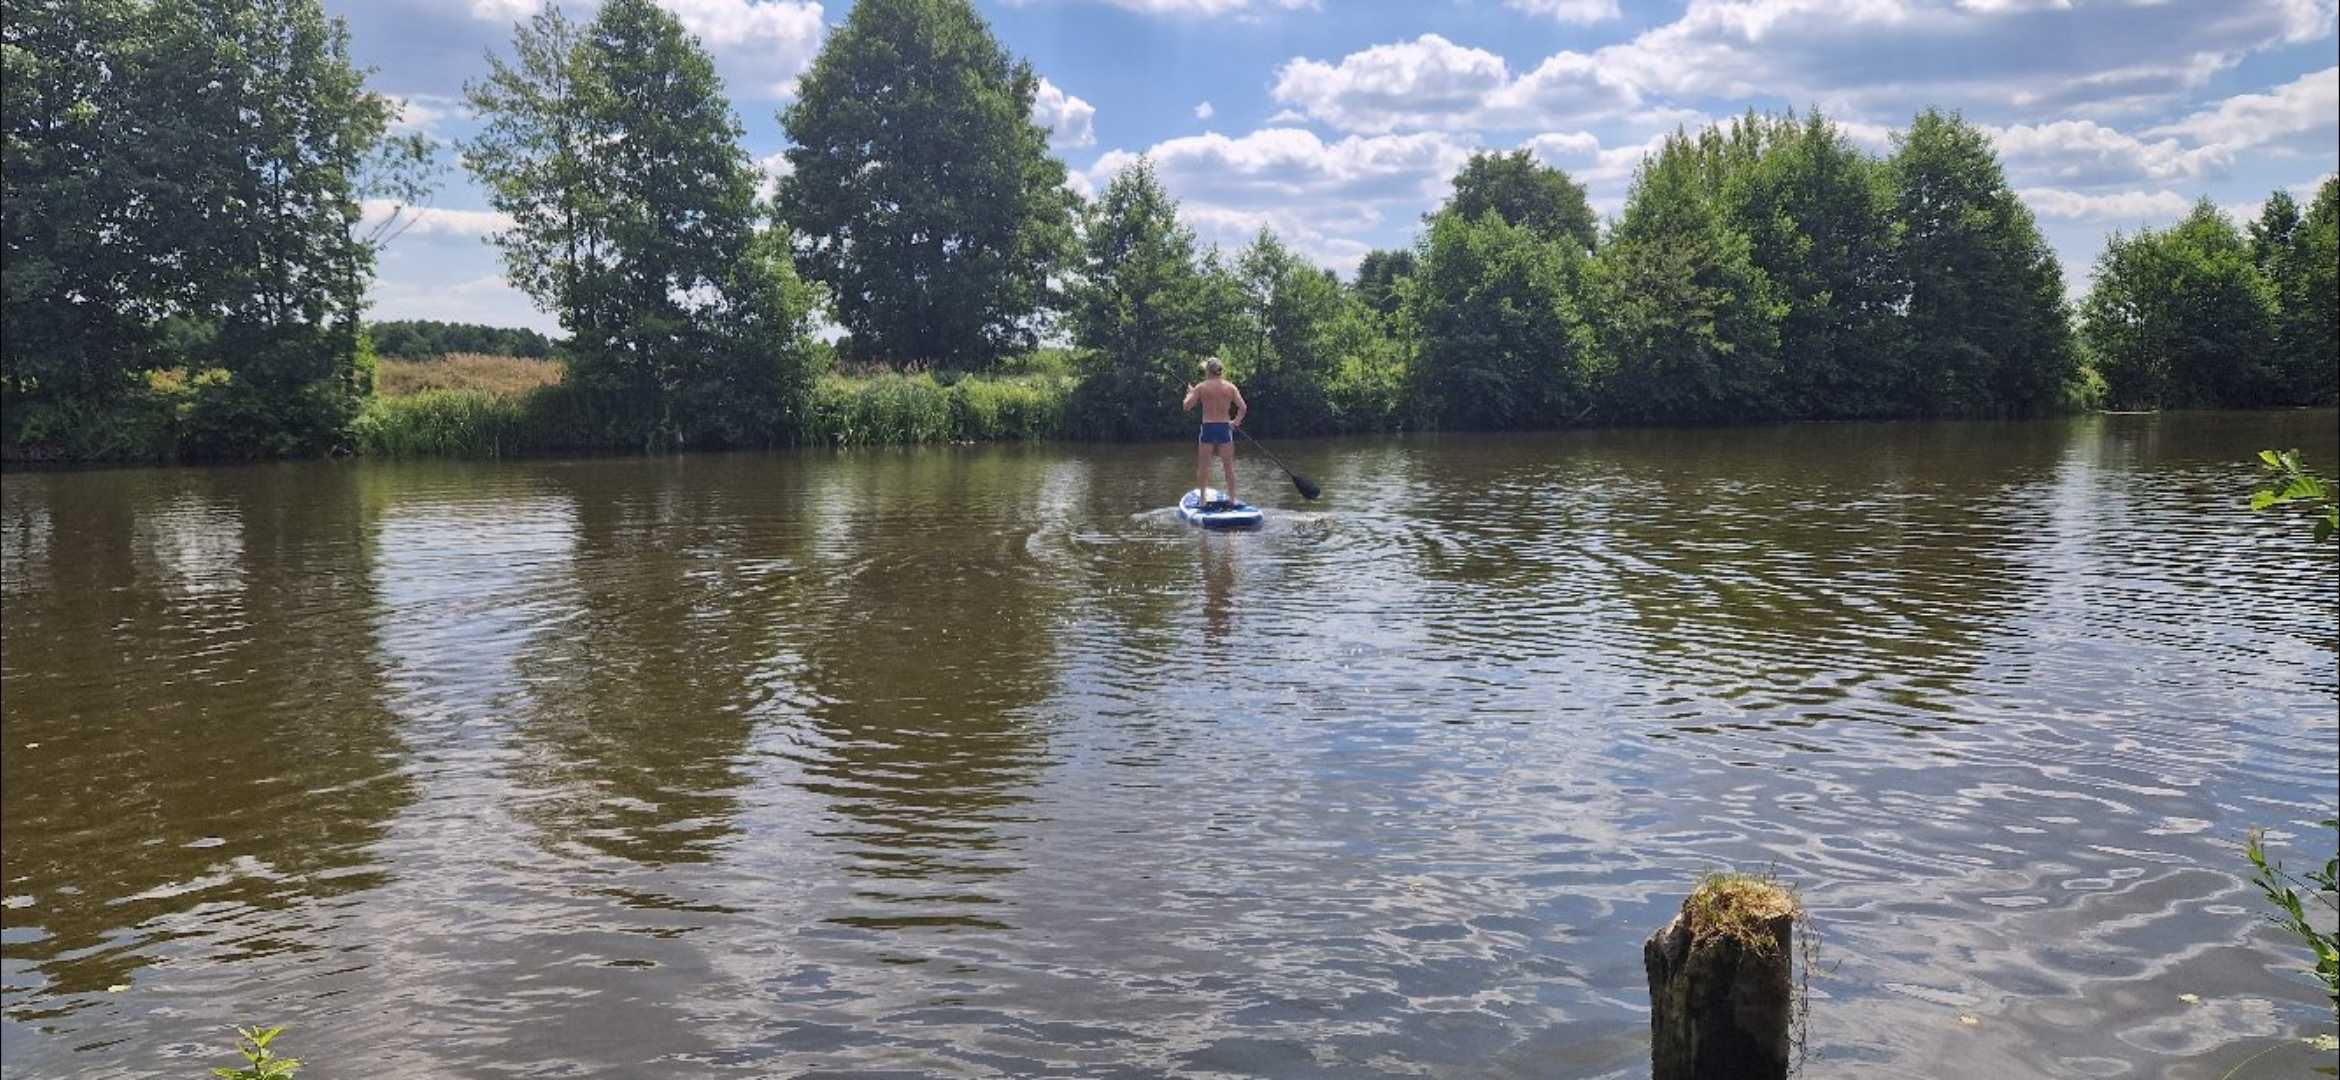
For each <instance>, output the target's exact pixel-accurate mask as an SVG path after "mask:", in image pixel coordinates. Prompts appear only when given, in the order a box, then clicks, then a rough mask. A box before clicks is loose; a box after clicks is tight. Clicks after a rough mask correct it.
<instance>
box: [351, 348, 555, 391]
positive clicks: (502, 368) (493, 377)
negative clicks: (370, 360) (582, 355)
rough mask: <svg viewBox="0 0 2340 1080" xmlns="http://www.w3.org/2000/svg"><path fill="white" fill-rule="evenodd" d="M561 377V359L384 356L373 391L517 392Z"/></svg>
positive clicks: (470, 355) (453, 354)
mask: <svg viewBox="0 0 2340 1080" xmlns="http://www.w3.org/2000/svg"><path fill="white" fill-rule="evenodd" d="M560 381H561V364H560V361H558V360H532V359H528V358H526V357H520V356H490V355H487V354H484V353H448V354H446V355H445V356H441V357H438V358H437V359H433V360H391V359H387V358H385V359H383V360H381V361H380V362H379V363H378V364H377V365H376V368H375V371H374V393H375V394H377V395H379V396H382V397H393V398H398V397H412V396H414V395H416V394H421V393H424V392H426V391H431V390H478V391H483V392H485V393H490V394H502V395H517V394H525V393H527V392H529V391H531V390H534V389H536V388H538V387H540V386H551V385H553V384H554V383H557V382H560Z"/></svg>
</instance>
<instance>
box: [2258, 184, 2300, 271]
mask: <svg viewBox="0 0 2340 1080" xmlns="http://www.w3.org/2000/svg"><path fill="white" fill-rule="evenodd" d="M2246 231H2248V232H2249V234H2250V239H2251V264H2252V265H2254V266H2256V267H2258V268H2259V272H2260V273H2262V274H2265V275H2267V279H2268V280H2270V281H2274V280H2277V279H2280V278H2282V277H2284V276H2285V275H2287V274H2289V273H2290V272H2291V266H2290V263H2291V260H2292V258H2293V257H2294V250H2295V249H2294V247H2293V245H2294V244H2296V243H2297V242H2298V240H2299V201H2298V200H2296V199H2293V198H2292V197H2291V193H2290V192H2288V191H2282V190H2277V191H2276V192H2274V193H2273V194H2271V195H2268V196H2267V202H2266V203H2265V204H2264V205H2262V206H2261V207H2260V208H2259V216H2258V217H2257V218H2256V219H2255V220H2253V221H2252V222H2251V223H2250V225H2249V227H2248V229H2247V230H2246Z"/></svg>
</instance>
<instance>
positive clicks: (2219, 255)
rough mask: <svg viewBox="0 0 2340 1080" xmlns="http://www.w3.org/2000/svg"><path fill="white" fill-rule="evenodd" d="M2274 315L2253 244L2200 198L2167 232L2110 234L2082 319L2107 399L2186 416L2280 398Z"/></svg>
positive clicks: (2125, 406) (2273, 299)
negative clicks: (2189, 411)
mask: <svg viewBox="0 0 2340 1080" xmlns="http://www.w3.org/2000/svg"><path fill="white" fill-rule="evenodd" d="M2275 315H2276V311H2275V294H2274V291H2273V290H2272V289H2271V288H2269V286H2268V284H2267V280H2266V278H2265V277H2264V276H2263V275H2261V274H2260V273H2259V269H2258V267H2257V266H2255V265H2253V263H2252V260H2251V247H2250V245H2249V243H2247V242H2246V241H2245V240H2244V239H2243V236H2242V234H2241V233H2239V232H2237V231H2236V229H2235V227H2234V223H2233V222H2230V221H2228V220H2227V219H2226V215H2225V214H2223V213H2220V212H2219V210H2218V208H2217V207H2216V206H2214V205H2212V204H2211V203H2210V202H2209V200H2207V199H2205V200H2203V201H2201V202H2198V203H2196V204H2195V205H2194V210H2193V213H2191V214H2188V215H2187V216H2186V219H2185V220H2184V221H2181V222H2179V223H2178V224H2177V225H2176V226H2174V227H2172V228H2170V229H2169V230H2167V231H2165V232H2157V231H2154V230H2151V229H2147V230H2145V231H2143V232H2139V233H2137V234H2136V235H2134V236H2122V235H2118V234H2115V235H2114V236H2113V237H2112V239H2111V240H2110V241H2109V242H2108V243H2107V244H2106V246H2105V252H2104V254H2103V256H2102V257H2100V258H2099V259H2098V260H2097V264H2096V283H2095V287H2094V288H2092V289H2091V290H2089V294H2088V298H2087V300H2086V301H2085V302H2084V303H2083V304H2082V306H2081V317H2080V318H2081V334H2082V335H2083V336H2084V337H2085V339H2086V340H2087V342H2088V345H2089V349H2090V351H2091V352H2092V353H2093V354H2094V355H2095V357H2096V363H2097V370H2098V372H2099V373H2100V374H2102V375H2103V376H2104V382H2105V395H2106V397H2107V399H2108V400H2110V401H2111V402H2112V403H2113V404H2114V405H2116V406H2119V407H2122V408H2163V407H2179V408H2184V407H2205V406H2209V407H2217V406H2258V405H2267V404H2272V403H2274V402H2275V401H2277V400H2279V399H2280V398H2281V396H2282V390H2283V386H2282V371H2281V368H2280V366H2279V365H2278V363H2277V357H2276V355H2275V353H2276V350H2275V348H2274V346H2275Z"/></svg>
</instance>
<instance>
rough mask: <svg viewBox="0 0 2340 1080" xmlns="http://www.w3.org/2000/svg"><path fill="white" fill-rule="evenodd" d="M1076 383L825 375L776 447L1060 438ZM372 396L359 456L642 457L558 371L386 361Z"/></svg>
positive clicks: (358, 431)
mask: <svg viewBox="0 0 2340 1080" xmlns="http://www.w3.org/2000/svg"><path fill="white" fill-rule="evenodd" d="M1073 385H1074V380H1073V379H1072V377H1071V376H1069V375H1065V374H1062V373H1058V372H1054V371H1049V370H1046V369H1045V368H1043V369H1041V370H1038V371H1035V372H1032V373H1025V374H1006V375H998V376H965V377H956V378H954V377H948V376H946V377H943V378H937V377H935V376H933V375H929V374H917V375H899V374H892V373H880V374H873V375H839V374H829V375H824V376H822V377H821V378H820V379H819V380H818V381H817V382H816V383H815V384H814V386H813V392H812V395H811V400H810V401H808V402H807V403H806V408H805V415H804V419H803V423H802V424H801V425H800V427H799V428H798V430H797V431H795V432H775V433H773V436H772V438H771V439H770V441H771V442H772V443H775V444H781V443H789V442H795V443H801V444H806V445H816V446H878V445H897V444H907V443H937V442H992V441H1022V440H1034V439H1048V438H1055V437H1058V436H1060V435H1062V434H1063V433H1064V432H1065V403H1066V402H1067V401H1068V400H1069V399H1070V398H1071V396H1072V388H1073ZM376 386H377V390H376V393H375V396H374V397H373V398H372V399H371V400H369V401H368V402H367V403H366V407H365V411H364V412H363V413H362V414H361V415H360V416H359V417H358V419H357V422H356V424H355V425H353V428H352V441H353V443H354V444H355V445H354V449H355V450H356V451H357V452H358V453H360V454H365V455H368V456H374V457H513V456H522V455H527V454H542V453H556V452H575V451H596V450H606V451H637V450H641V449H643V447H641V446H640V445H637V443H636V441H635V439H634V438H633V437H631V436H626V435H622V434H620V433H622V432H628V431H633V430H638V429H639V425H637V424H631V423H628V422H626V421H627V420H628V419H629V418H627V417H622V416H616V415H610V414H608V413H607V411H606V408H597V407H596V404H595V403H594V402H592V401H590V400H589V399H588V396H587V395H585V394H582V393H580V392H578V391H577V390H576V389H575V388H573V387H571V386H569V385H567V384H565V383H563V382H561V381H560V371H559V367H558V365H557V364H555V363H553V362H551V361H539V360H522V359H517V358H514V357H479V356H460V357H449V358H447V359H443V360H434V361H423V362H419V363H409V362H401V361H384V362H383V364H382V373H381V376H380V377H379V378H378V380H377V382H376Z"/></svg>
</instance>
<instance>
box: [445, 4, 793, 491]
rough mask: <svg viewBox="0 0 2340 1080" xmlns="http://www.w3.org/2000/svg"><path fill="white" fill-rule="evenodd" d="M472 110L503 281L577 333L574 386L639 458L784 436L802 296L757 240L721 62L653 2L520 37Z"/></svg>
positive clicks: (544, 23) (778, 250) (761, 232)
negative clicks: (634, 439)
mask: <svg viewBox="0 0 2340 1080" xmlns="http://www.w3.org/2000/svg"><path fill="white" fill-rule="evenodd" d="M515 45H516V50H515V52H516V57H517V63H516V64H505V63H503V62H501V61H497V62H495V63H494V64H493V66H492V68H491V73H490V76H489V78H488V80H487V81H486V82H485V83H482V84H477V85H474V86H473V87H471V88H470V91H469V95H470V98H471V101H472V103H473V105H474V107H476V108H477V109H479V111H480V112H481V114H482V115H483V116H485V117H487V118H488V122H487V123H486V125H485V126H484V127H483V129H482V131H481V133H480V135H479V136H478V137H477V138H476V139H474V140H473V141H472V143H471V144H470V145H469V146H468V147H467V160H468V161H469V162H470V163H471V167H472V169H473V171H474V173H475V174H476V175H478V176H479V178H480V179H481V180H482V181H483V182H484V183H485V184H486V185H487V187H488V188H489V192H490V201H491V202H492V203H493V204H494V205H495V206H496V207H497V208H498V209H500V210H503V211H505V212H506V213H508V214H511V215H512V217H513V221H514V226H513V228H511V229H509V230H506V231H505V232H504V233H502V234H500V235H499V237H498V243H499V245H500V246H501V247H502V249H503V251H504V256H505V262H506V265H507V266H508V267H509V268H510V270H511V274H512V278H513V280H515V281H516V282H519V283H520V284H521V286H522V287H523V288H524V289H526V290H527V291H528V292H529V293H530V294H531V295H532V296H534V297H536V298H537V299H538V300H539V302H541V303H545V304H546V305H547V306H550V307H552V308H554V310H556V311H558V312H559V314H560V316H561V321H562V324H563V325H564V326H565V327H566V328H567V329H568V330H569V333H570V340H569V370H570V374H571V377H572V379H573V380H574V381H575V382H576V383H577V384H578V386H579V387H580V388H581V389H582V390H584V391H586V392H588V393H591V394H595V395H597V396H599V397H601V398H602V399H604V400H606V401H609V402H613V403H624V405H625V406H626V411H624V412H622V413H618V414H615V416H614V420H613V422H614V423H616V424H618V425H622V426H623V427H624V428H626V429H627V431H628V433H629V434H636V435H639V436H640V437H641V438H642V439H643V440H644V441H645V444H646V445H673V446H680V445H688V444H691V443H700V442H713V443H719V444H727V445H739V444H743V443H760V442H768V441H772V440H775V439H779V438H784V437H786V435H787V433H788V432H789V430H790V428H791V426H792V425H793V423H794V422H795V420H796V417H797V410H799V409H801V407H802V404H803V401H804V398H805V396H806V394H807V392H808V390H809V384H810V370H809V357H810V350H809V341H808V340H807V336H806V329H807V317H808V313H809V307H810V303H811V297H810V294H809V292H808V290H806V289H805V288H804V287H803V286H802V285H801V284H800V283H799V282H798V281H797V280H796V279H795V276H794V274H793V272H792V271H791V270H790V268H789V265H788V260H787V258H786V250H785V249H786V239H785V236H784V234H780V233H778V232H776V231H774V230H771V229H768V228H765V227H763V225H764V222H763V221H762V217H763V215H762V213H761V211H760V210H759V209H758V207H757V205H756V182H757V173H756V171H755V169H754V167H753V165H752V164H751V163H750V162H749V160H748V157H747V153H746V152H745V151H744V150H742V149H741V148H740V145H739V137H740V130H739V124H738V121H737V120H736V119H735V118H734V117H733V115H732V112H731V107H730V105H729V104H728V102H727V99H726V98H725V97H724V94H723V86H722V82H721V80H720V79H718V78H717V77H716V75H715V69H714V64H713V62H712V61H711V60H710V59H709V58H708V56H707V54H706V52H705V51H704V50H702V49H701V48H700V47H699V45H698V43H697V42H696V41H695V40H693V39H692V38H691V37H690V35H689V34H688V33H687V32H685V31H684V29H683V26H682V23H681V22H680V21H679V20H677V19H676V18H675V17H674V16H673V15H671V14H669V13H668V12H666V11H665V10H664V9H662V8H660V7H659V6H658V5H657V4H655V3H653V2H652V0H607V2H605V3H604V4H603V5H602V7H601V10H600V12H599V13H598V14H597V15H596V16H595V17H594V19H593V21H592V22H591V23H590V24H587V25H586V26H584V27H582V28H577V27H574V26H573V25H571V24H569V23H567V22H566V20H565V19H563V18H562V17H561V15H560V14H559V12H558V11H557V10H552V11H547V12H546V13H544V14H542V15H539V16H538V17H537V18H536V19H535V20H533V21H532V22H531V23H530V24H528V25H527V26H524V27H522V28H521V29H520V31H519V34H518V37H517V39H516V42H515Z"/></svg>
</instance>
